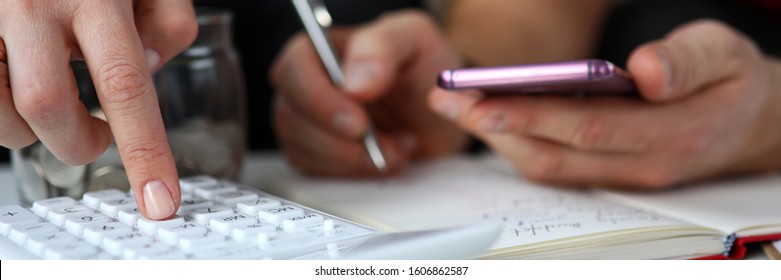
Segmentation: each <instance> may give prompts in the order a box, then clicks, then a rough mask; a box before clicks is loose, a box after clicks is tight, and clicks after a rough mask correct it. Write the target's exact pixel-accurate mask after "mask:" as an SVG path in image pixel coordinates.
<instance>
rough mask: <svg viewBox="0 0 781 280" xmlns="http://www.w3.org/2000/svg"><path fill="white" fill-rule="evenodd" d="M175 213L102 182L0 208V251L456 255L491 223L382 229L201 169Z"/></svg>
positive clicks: (17, 255) (141, 255)
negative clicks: (159, 216)
mask: <svg viewBox="0 0 781 280" xmlns="http://www.w3.org/2000/svg"><path fill="white" fill-rule="evenodd" d="M180 182H181V184H180V185H181V189H182V199H181V205H180V207H179V211H178V212H177V215H176V216H175V217H174V218H172V219H168V220H164V221H154V220H148V219H146V218H144V217H143V216H141V214H140V213H139V212H138V207H137V205H136V203H135V200H134V199H133V195H132V193H127V192H122V191H119V190H114V189H109V190H101V191H96V192H89V193H86V194H84V195H83V196H82V198H81V199H80V200H76V199H73V198H70V197H56V198H49V199H44V200H40V201H36V202H34V203H33V204H32V207H31V208H26V207H22V206H19V205H10V206H2V207H0V235H1V236H0V258H1V259H125V260H134V259H464V258H471V257H475V256H477V255H479V254H480V253H481V252H482V251H483V250H485V249H487V248H488V247H489V246H490V245H491V244H492V243H493V241H494V239H495V238H496V237H497V236H498V233H499V226H498V225H492V224H479V225H471V226H465V227H459V228H450V229H439V230H431V231H422V232H405V233H382V232H378V231H376V230H374V229H371V228H369V227H366V226H362V225H360V224H357V223H354V222H351V221H348V220H345V219H341V218H339V217H336V216H333V215H329V214H328V213H324V212H322V211H317V210H316V209H312V208H308V207H306V206H303V205H300V204H297V203H294V202H292V201H289V200H286V199H283V198H280V197H276V196H273V195H270V194H268V193H265V192H262V191H258V190H256V189H253V188H249V187H247V186H244V185H241V184H238V183H235V182H231V181H225V180H218V179H215V178H212V177H208V176H195V177H187V178H182V179H181V180H180Z"/></svg>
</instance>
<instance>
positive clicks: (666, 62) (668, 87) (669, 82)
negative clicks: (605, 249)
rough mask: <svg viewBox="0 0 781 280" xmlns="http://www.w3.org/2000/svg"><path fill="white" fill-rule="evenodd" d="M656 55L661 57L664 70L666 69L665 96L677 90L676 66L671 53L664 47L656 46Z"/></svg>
mask: <svg viewBox="0 0 781 280" xmlns="http://www.w3.org/2000/svg"><path fill="white" fill-rule="evenodd" d="M656 56H657V57H659V61H660V62H661V63H662V71H664V92H663V95H664V96H668V95H670V94H672V93H673V91H674V90H675V75H673V74H674V73H673V71H674V69H675V68H674V67H673V65H672V61H671V60H670V54H669V53H668V52H667V49H665V48H664V47H658V48H656Z"/></svg>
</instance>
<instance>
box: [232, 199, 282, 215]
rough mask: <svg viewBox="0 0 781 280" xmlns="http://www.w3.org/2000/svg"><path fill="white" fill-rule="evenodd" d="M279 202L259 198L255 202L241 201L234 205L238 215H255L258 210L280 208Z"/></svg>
mask: <svg viewBox="0 0 781 280" xmlns="http://www.w3.org/2000/svg"><path fill="white" fill-rule="evenodd" d="M281 205H282V203H280V202H279V200H275V199H271V198H267V197H261V198H258V199H255V200H249V201H242V202H239V203H237V204H236V211H238V212H239V213H244V214H249V215H257V214H258V212H259V211H260V210H263V209H269V208H274V207H279V206H281Z"/></svg>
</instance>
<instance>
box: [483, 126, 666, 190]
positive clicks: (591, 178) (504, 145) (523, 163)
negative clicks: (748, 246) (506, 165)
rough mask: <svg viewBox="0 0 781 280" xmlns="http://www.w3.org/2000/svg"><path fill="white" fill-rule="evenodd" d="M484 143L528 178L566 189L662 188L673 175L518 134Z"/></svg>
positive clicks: (624, 157) (629, 158)
mask: <svg viewBox="0 0 781 280" xmlns="http://www.w3.org/2000/svg"><path fill="white" fill-rule="evenodd" d="M483 140H485V142H486V143H487V144H488V145H489V146H491V148H492V149H493V150H494V151H495V152H496V153H497V154H499V155H501V156H503V157H504V158H506V159H508V160H510V161H511V162H512V163H513V165H514V166H515V167H516V168H517V169H518V172H520V173H521V174H522V175H523V176H524V177H525V178H527V179H529V180H531V181H535V182H542V183H548V184H558V185H565V186H579V187H584V186H599V187H604V186H611V187H627V188H662V187H667V186H669V185H670V183H671V182H673V179H674V177H673V176H672V175H673V173H672V172H667V171H666V170H663V169H661V168H660V167H659V166H654V165H653V164H651V163H649V162H648V161H647V160H638V159H637V157H635V155H626V154H603V153H591V152H583V151H577V150H573V149H569V148H567V147H565V146H561V145H558V144H556V143H552V142H549V141H546V140H541V139H536V138H531V137H518V136H515V135H491V136H487V137H484V138H483Z"/></svg>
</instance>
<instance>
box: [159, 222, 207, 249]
mask: <svg viewBox="0 0 781 280" xmlns="http://www.w3.org/2000/svg"><path fill="white" fill-rule="evenodd" d="M207 231H208V229H207V228H206V227H205V226H203V225H200V224H196V223H193V222H186V223H183V224H181V225H176V226H167V227H160V229H158V230H157V238H159V239H160V240H161V241H163V242H165V243H167V244H170V245H174V246H176V245H177V244H179V239H181V238H183V237H198V236H203V235H204V234H206V232H207Z"/></svg>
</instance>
